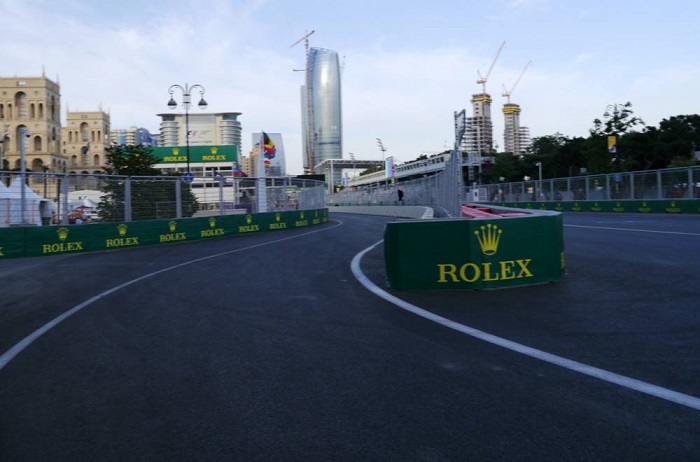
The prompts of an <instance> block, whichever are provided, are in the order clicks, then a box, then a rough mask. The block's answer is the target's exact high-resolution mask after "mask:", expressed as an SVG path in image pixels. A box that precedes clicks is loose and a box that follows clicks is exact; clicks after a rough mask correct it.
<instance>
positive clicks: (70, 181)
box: [0, 171, 325, 227]
mask: <svg viewBox="0 0 700 462" xmlns="http://www.w3.org/2000/svg"><path fill="white" fill-rule="evenodd" d="M323 207H325V189H324V185H323V182H320V181H315V180H308V179H298V178H292V177H268V178H249V177H245V178H241V177H232V176H229V177H224V176H220V175H219V176H217V177H216V178H194V179H193V181H192V182H190V183H186V182H185V181H183V178H182V177H180V176H152V177H146V176H115V175H97V174H70V173H66V174H63V173H37V172H26V173H21V172H16V171H0V227H6V226H17V225H50V224H82V223H88V222H92V221H100V222H112V221H114V222H116V221H126V222H129V221H141V220H157V219H169V218H186V217H198V216H210V215H228V214H235V213H257V212H274V211H289V210H311V209H319V208H323Z"/></svg>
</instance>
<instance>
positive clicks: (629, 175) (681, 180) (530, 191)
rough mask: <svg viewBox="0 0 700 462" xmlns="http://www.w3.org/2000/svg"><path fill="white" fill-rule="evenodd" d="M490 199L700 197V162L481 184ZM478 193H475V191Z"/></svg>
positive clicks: (482, 195) (484, 195) (480, 189)
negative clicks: (641, 169)
mask: <svg viewBox="0 0 700 462" xmlns="http://www.w3.org/2000/svg"><path fill="white" fill-rule="evenodd" d="M475 188H476V189H478V192H479V194H478V195H479V197H480V198H481V199H482V200H485V201H490V202H552V201H556V202H558V201H605V200H659V199H674V200H676V199H698V198H700V166H693V167H682V168H670V169H663V170H649V171H637V172H623V173H608V174H604V175H586V176H577V177H569V178H553V179H542V180H527V181H519V182H513V183H498V184H488V185H479V186H476V187H475ZM475 195H476V194H475Z"/></svg>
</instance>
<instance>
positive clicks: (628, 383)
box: [350, 241, 700, 410]
mask: <svg viewBox="0 0 700 462" xmlns="http://www.w3.org/2000/svg"><path fill="white" fill-rule="evenodd" d="M381 243H382V241H379V242H377V243H376V244H373V245H372V246H370V247H368V248H366V249H365V250H363V251H362V252H360V253H359V254H357V255H355V258H353V259H352V263H351V264H350V267H351V269H352V273H353V274H354V275H355V278H356V279H357V280H358V281H359V282H360V284H362V285H363V286H365V288H367V290H369V291H370V292H372V293H374V294H375V295H377V296H378V297H381V298H383V299H384V300H386V301H388V302H389V303H393V304H394V305H396V306H398V307H399V308H401V309H404V310H406V311H409V312H411V313H413V314H416V315H418V316H421V317H422V318H425V319H427V320H429V321H433V322H435V323H438V324H441V325H443V326H445V327H447V328H450V329H453V330H456V331H457V332H461V333H463V334H466V335H469V336H471V337H474V338H478V339H480V340H483V341H485V342H489V343H491V344H493V345H496V346H500V347H503V348H506V349H508V350H511V351H514V352H516V353H520V354H523V355H526V356H529V357H531V358H535V359H539V360H540V361H544V362H547V363H550V364H554V365H556V366H561V367H563V368H566V369H569V370H572V371H575V372H579V373H581V374H584V375H588V376H590V377H595V378H597V379H601V380H605V381H606V382H610V383H614V384H616V385H620V386H621V387H625V388H629V389H631V390H636V391H639V392H642V393H646V394H647V395H651V396H655V397H657V398H661V399H665V400H667V401H671V402H674V403H677V404H680V405H682V406H687V407H689V408H692V409H696V410H700V398H696V397H694V396H690V395H686V394H683V393H679V392H676V391H673V390H669V389H666V388H663V387H659V386H657V385H652V384H649V383H646V382H642V381H640V380H636V379H632V378H630V377H625V376H624V375H619V374H615V373H614V372H609V371H606V370H603V369H599V368H597V367H593V366H589V365H587V364H583V363H579V362H577V361H573V360H571V359H566V358H563V357H561V356H557V355H553V354H551V353H547V352H544V351H541V350H537V349H535V348H531V347H528V346H526V345H522V344H520V343H516V342H513V341H510V340H507V339H504V338H501V337H496V336H495V335H492V334H489V333H486V332H483V331H480V330H477V329H474V328H472V327H469V326H465V325H464V324H460V323H458V322H455V321H452V320H450V319H447V318H443V317H442V316H439V315H437V314H435V313H432V312H430V311H427V310H424V309H423V308H419V307H417V306H415V305H412V304H410V303H408V302H406V301H404V300H401V299H400V298H398V297H395V296H393V295H391V294H390V293H388V292H386V291H384V290H382V289H380V288H379V287H378V286H377V285H376V284H374V283H373V282H372V281H370V280H369V279H368V278H367V276H365V275H364V273H363V272H362V269H361V268H360V262H361V261H362V257H364V255H365V254H366V253H367V252H369V251H371V250H372V249H374V248H375V247H376V246H378V245H379V244H381Z"/></svg>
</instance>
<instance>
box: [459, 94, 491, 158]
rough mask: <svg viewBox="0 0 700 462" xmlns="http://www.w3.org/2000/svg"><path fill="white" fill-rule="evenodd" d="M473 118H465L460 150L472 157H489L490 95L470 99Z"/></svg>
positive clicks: (477, 95) (475, 96)
mask: <svg viewBox="0 0 700 462" xmlns="http://www.w3.org/2000/svg"><path fill="white" fill-rule="evenodd" d="M471 103H472V110H473V114H474V115H473V116H472V117H467V119H466V127H465V132H464V137H463V138H462V143H461V149H462V151H466V152H467V153H469V154H470V155H473V156H489V155H491V152H492V150H493V121H492V120H491V95H489V94H488V93H478V94H476V95H472V99H471Z"/></svg>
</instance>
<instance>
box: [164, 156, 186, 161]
mask: <svg viewBox="0 0 700 462" xmlns="http://www.w3.org/2000/svg"><path fill="white" fill-rule="evenodd" d="M163 161H165V162H187V156H163Z"/></svg>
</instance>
